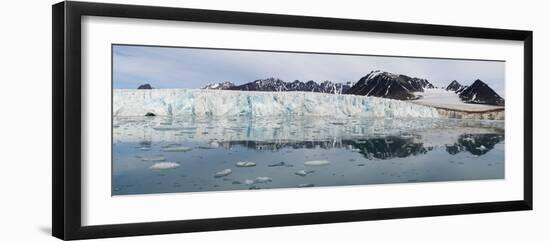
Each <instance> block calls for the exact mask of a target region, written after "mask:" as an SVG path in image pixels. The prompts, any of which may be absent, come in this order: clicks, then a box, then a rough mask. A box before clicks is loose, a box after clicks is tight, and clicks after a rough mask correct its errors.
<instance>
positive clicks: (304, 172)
mask: <svg viewBox="0 0 550 241" xmlns="http://www.w3.org/2000/svg"><path fill="white" fill-rule="evenodd" d="M314 172H315V171H313V170H310V171H306V170H300V171H297V172H295V173H294V174H296V175H298V176H302V177H305V176H307V174H310V173H314Z"/></svg>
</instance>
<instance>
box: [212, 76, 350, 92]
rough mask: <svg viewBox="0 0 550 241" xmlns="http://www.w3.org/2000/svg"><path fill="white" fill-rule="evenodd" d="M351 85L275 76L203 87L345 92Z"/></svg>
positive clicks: (348, 83)
mask: <svg viewBox="0 0 550 241" xmlns="http://www.w3.org/2000/svg"><path fill="white" fill-rule="evenodd" d="M352 85H353V83H352V82H346V83H333V82H331V81H324V82H322V83H320V84H318V83H317V82H315V81H313V80H310V81H307V82H302V81H299V80H294V81H293V82H285V81H283V80H280V79H276V78H267V79H259V80H255V81H252V82H249V83H246V84H242V85H235V84H233V83H231V82H223V83H218V84H210V85H207V86H205V87H203V89H222V90H249V91H304V92H319V93H331V94H342V93H345V92H346V91H347V90H349V88H350V87H351V86H352Z"/></svg>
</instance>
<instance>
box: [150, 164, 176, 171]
mask: <svg viewBox="0 0 550 241" xmlns="http://www.w3.org/2000/svg"><path fill="white" fill-rule="evenodd" d="M179 166H180V164H178V163H175V162H158V163H155V164H153V165H152V166H151V167H150V168H151V169H157V170H164V169H173V168H177V167H179Z"/></svg>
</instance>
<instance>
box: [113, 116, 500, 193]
mask: <svg viewBox="0 0 550 241" xmlns="http://www.w3.org/2000/svg"><path fill="white" fill-rule="evenodd" d="M112 166H113V177H112V184H113V185H112V193H113V195H124V194H148V193H171V192H200V191H225V190H248V189H266V188H295V187H302V188H303V187H319V186H340V185H365V184H387V183H407V182H434V181H457V180H481V179H502V178H504V122H500V121H465V120H450V119H356V118H347V119H334V118H322V117H315V118H312V117H292V118H291V117H287V118H275V117H274V118H246V117H239V118H224V119H214V118H207V119H194V118H178V117H136V118H128V117H125V118H123V117H115V118H114V120H113V165H112ZM228 169H229V170H230V171H228Z"/></svg>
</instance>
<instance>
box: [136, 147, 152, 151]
mask: <svg viewBox="0 0 550 241" xmlns="http://www.w3.org/2000/svg"><path fill="white" fill-rule="evenodd" d="M139 149H140V150H142V151H150V150H151V148H149V147H141V148H139Z"/></svg>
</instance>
